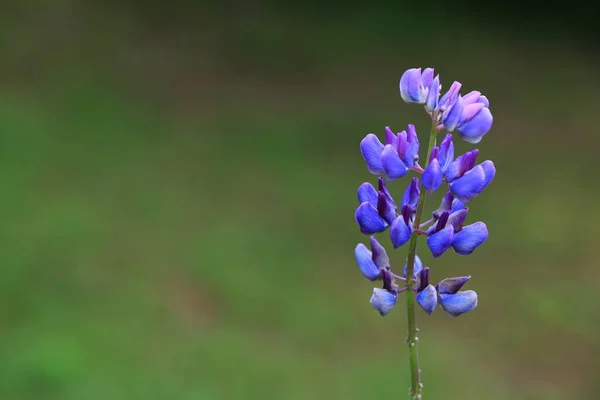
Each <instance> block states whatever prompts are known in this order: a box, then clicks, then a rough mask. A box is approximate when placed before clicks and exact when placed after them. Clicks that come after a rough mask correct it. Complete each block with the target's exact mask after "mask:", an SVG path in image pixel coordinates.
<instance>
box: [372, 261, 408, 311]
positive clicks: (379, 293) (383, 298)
mask: <svg viewBox="0 0 600 400" xmlns="http://www.w3.org/2000/svg"><path fill="white" fill-rule="evenodd" d="M380 272H381V275H380V276H381V280H382V281H383V288H381V289H379V288H374V289H373V295H372V296H371V300H370V303H371V305H372V306H373V308H375V309H376V310H377V311H379V314H380V315H381V316H382V317H383V316H384V315H386V314H387V313H389V312H390V311H391V310H392V308H393V307H394V306H395V305H396V297H397V296H398V294H399V293H401V292H403V291H405V290H406V287H404V288H402V289H399V288H398V285H397V284H396V282H395V279H396V278H398V279H401V280H405V279H403V278H401V277H399V276H396V275H394V274H393V273H392V272H391V271H390V270H389V268H385V267H384V268H381V269H380Z"/></svg>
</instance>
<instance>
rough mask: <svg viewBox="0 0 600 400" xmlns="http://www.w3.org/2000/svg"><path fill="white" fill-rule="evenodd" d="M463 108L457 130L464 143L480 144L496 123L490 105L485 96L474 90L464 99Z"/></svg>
mask: <svg viewBox="0 0 600 400" xmlns="http://www.w3.org/2000/svg"><path fill="white" fill-rule="evenodd" d="M462 106H463V109H462V113H461V116H460V119H459V121H458V124H457V126H456V130H457V131H458V133H459V134H460V136H461V137H462V139H463V140H464V141H466V142H469V143H473V144H474V143H479V142H480V141H481V139H482V138H483V136H484V135H485V134H486V133H488V131H489V130H490V129H491V128H492V124H493V122H494V118H493V117H492V113H491V111H490V108H489V107H490V103H489V101H488V99H487V98H486V97H485V96H482V95H481V93H480V92H478V91H475V90H474V91H472V92H470V93H468V94H466V95H465V96H464V97H463V98H462Z"/></svg>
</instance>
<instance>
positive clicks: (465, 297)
mask: <svg viewBox="0 0 600 400" xmlns="http://www.w3.org/2000/svg"><path fill="white" fill-rule="evenodd" d="M440 305H441V306H442V308H443V309H444V311H446V313H447V314H448V315H450V316H452V317H458V316H459V315H461V314H464V313H466V312H469V311H471V310H472V309H474V308H475V307H477V293H475V292H474V291H473V290H467V291H464V292H458V293H455V294H440Z"/></svg>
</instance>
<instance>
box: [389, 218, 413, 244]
mask: <svg viewBox="0 0 600 400" xmlns="http://www.w3.org/2000/svg"><path fill="white" fill-rule="evenodd" d="M411 233H412V229H411V227H409V226H408V225H406V222H404V218H403V217H402V216H398V217H397V218H396V219H395V220H394V222H393V223H392V226H391V228H390V239H391V240H392V243H393V244H394V248H398V247H400V246H402V245H403V244H405V243H406V242H408V240H409V239H410V234H411Z"/></svg>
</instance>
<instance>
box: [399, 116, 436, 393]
mask: <svg viewBox="0 0 600 400" xmlns="http://www.w3.org/2000/svg"><path fill="white" fill-rule="evenodd" d="M436 121H437V112H434V113H433V115H432V124H431V133H430V135H429V146H428V148H427V157H426V158H425V167H424V168H427V165H429V157H430V156H431V150H432V149H433V146H435V141H436V138H437V133H438V130H437V124H436ZM426 193H427V191H426V190H425V188H423V187H422V185H421V192H420V194H419V203H418V205H417V213H416V215H415V221H414V225H413V227H414V229H413V233H412V234H411V236H410V242H409V243H408V261H407V262H406V277H407V278H408V279H407V281H406V286H407V287H408V289H409V290H407V291H406V314H407V317H408V337H407V339H406V341H407V343H408V354H409V361H410V389H409V393H410V397H411V399H413V400H420V399H421V392H422V390H423V384H422V383H421V369H420V367H419V349H418V348H417V342H418V340H419V338H418V337H417V332H418V331H419V330H418V329H417V320H416V318H415V303H416V293H415V291H414V285H415V280H414V279H413V274H414V270H415V257H416V255H417V239H418V238H419V233H418V232H417V230H418V229H419V226H420V225H421V217H422V215H423V208H424V206H425V195H426Z"/></svg>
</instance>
